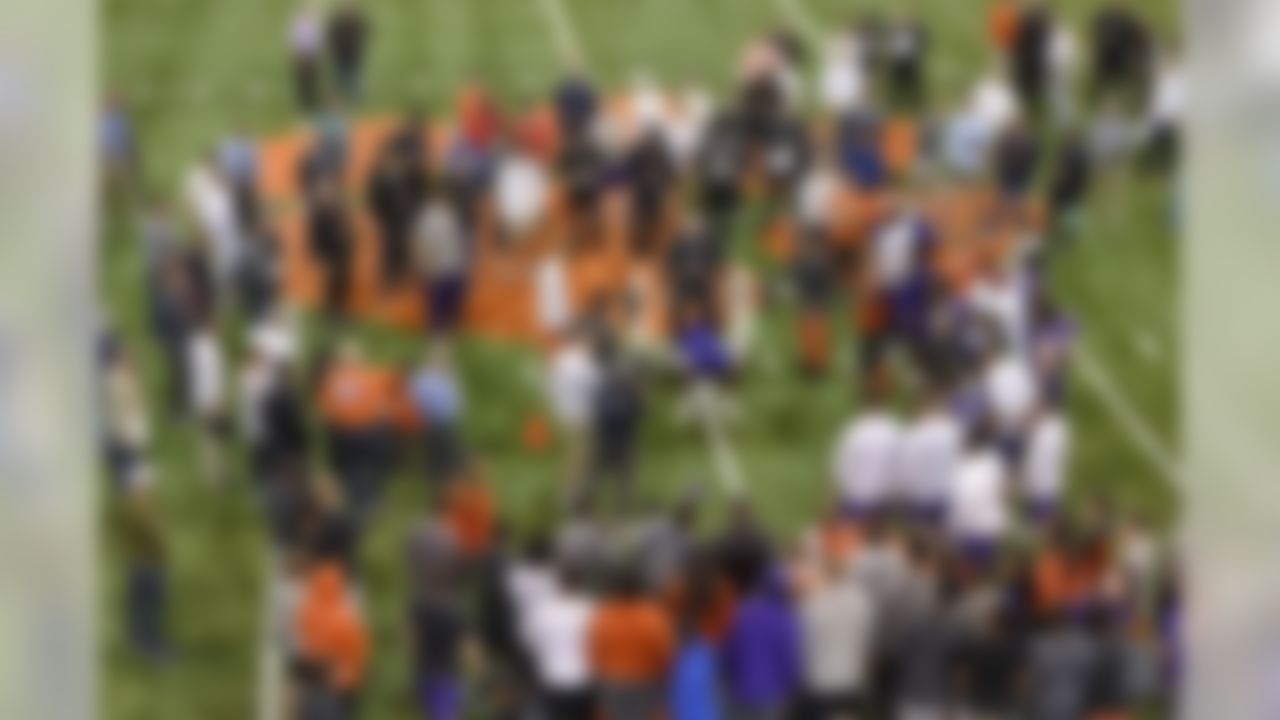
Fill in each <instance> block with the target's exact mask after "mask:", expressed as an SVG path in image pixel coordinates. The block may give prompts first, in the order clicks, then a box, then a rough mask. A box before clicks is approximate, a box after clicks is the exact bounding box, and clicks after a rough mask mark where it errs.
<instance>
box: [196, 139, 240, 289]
mask: <svg viewBox="0 0 1280 720" xmlns="http://www.w3.org/2000/svg"><path fill="white" fill-rule="evenodd" d="M182 187H183V196H184V200H185V201H186V209H187V211H188V212H189V213H190V216H191V218H192V219H193V220H194V224H195V228H196V232H198V233H199V238H198V242H199V243H200V244H201V245H202V246H204V247H205V248H207V249H208V252H209V259H210V260H211V261H212V267H211V269H212V271H213V279H214V283H215V286H216V288H217V296H218V298H219V302H222V301H223V300H225V299H226V298H229V297H231V290H232V289H233V288H234V287H235V276H236V271H237V270H238V268H239V261H240V254H241V253H242V252H243V250H244V233H243V229H242V225H241V223H240V220H239V218H238V215H237V211H236V200H235V197H234V194H233V191H232V188H231V187H230V185H229V183H228V179H227V177H226V175H225V174H224V172H223V170H222V167H221V166H220V165H219V163H218V158H217V154H216V153H215V151H213V150H210V151H208V152H206V153H205V154H204V156H203V157H202V159H201V160H200V161H199V162H197V163H196V164H195V165H194V166H192V167H191V169H190V170H188V171H187V174H186V176H185V178H184V179H183V186H182Z"/></svg>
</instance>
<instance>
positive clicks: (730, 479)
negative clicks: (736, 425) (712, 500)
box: [698, 404, 746, 497]
mask: <svg viewBox="0 0 1280 720" xmlns="http://www.w3.org/2000/svg"><path fill="white" fill-rule="evenodd" d="M698 414H699V415H700V416H701V419H702V429H703V431H704V432H705V433H706V436H707V445H708V446H710V448H711V459H712V460H713V461H714V462H715V465H716V478H717V479H718V480H719V481H720V489H721V490H723V491H724V493H725V494H726V495H728V496H730V497H741V496H742V495H743V494H744V493H745V490H746V482H745V481H744V480H743V477H742V464H741V463H739V462H738V454H737V453H736V452H734V449H733V446H732V445H731V444H730V442H729V438H728V436H726V435H725V432H724V423H723V422H722V420H721V419H720V417H719V416H718V415H717V413H716V412H715V408H714V407H713V406H711V405H710V404H708V405H707V406H705V407H703V408H702V411H701V412H699V413H698Z"/></svg>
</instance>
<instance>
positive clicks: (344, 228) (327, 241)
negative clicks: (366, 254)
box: [307, 175, 353, 317]
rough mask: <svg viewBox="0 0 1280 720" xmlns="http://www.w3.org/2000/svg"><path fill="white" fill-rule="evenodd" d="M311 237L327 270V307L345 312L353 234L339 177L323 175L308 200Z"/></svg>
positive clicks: (316, 256)
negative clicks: (344, 205)
mask: <svg viewBox="0 0 1280 720" xmlns="http://www.w3.org/2000/svg"><path fill="white" fill-rule="evenodd" d="M307 240H308V245H309V247H310V250H311V256H312V258H313V259H314V260H315V261H316V262H317V263H319V264H320V265H321V267H322V268H323V272H324V294H323V298H324V308H325V310H326V312H328V313H329V315H330V316H333V317H336V316H338V315H341V314H342V312H343V311H344V310H345V308H346V303H347V299H348V295H349V294H350V289H351V270H352V267H351V265H352V251H353V248H352V244H353V243H352V238H351V229H350V227H349V225H348V223H347V211H346V208H344V207H343V203H342V195H341V187H340V184H339V183H338V181H337V179H336V178H334V177H332V176H329V175H322V176H321V177H320V178H318V179H317V180H316V184H315V188H314V191H313V192H312V193H311V194H310V196H309V197H308V200H307Z"/></svg>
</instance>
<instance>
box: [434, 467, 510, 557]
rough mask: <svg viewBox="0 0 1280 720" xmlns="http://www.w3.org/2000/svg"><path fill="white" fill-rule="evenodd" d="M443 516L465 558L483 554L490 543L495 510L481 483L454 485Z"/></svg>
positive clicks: (467, 480)
mask: <svg viewBox="0 0 1280 720" xmlns="http://www.w3.org/2000/svg"><path fill="white" fill-rule="evenodd" d="M445 517H446V522H448V524H449V529H450V530H452V531H453V536H454V537H455V538H456V539H457V541H458V545H459V546H460V547H461V548H462V552H463V554H464V555H466V556H467V557H471V558H474V557H478V556H480V555H483V554H484V553H485V552H487V551H488V550H489V547H490V546H491V545H492V544H493V534H494V530H495V528H496V527H497V508H496V503H495V502H494V499H493V494H492V493H490V492H489V488H488V487H486V486H485V485H484V483H482V482H480V481H478V480H470V479H464V480H460V481H458V482H455V483H453V484H452V485H451V486H450V487H449V492H448V496H447V497H446V500H445Z"/></svg>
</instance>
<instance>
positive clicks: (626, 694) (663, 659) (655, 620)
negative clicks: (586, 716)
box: [587, 570, 676, 720]
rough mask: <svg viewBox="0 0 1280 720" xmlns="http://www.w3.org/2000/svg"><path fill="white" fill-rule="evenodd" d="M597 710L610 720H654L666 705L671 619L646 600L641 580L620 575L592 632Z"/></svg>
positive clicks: (628, 574) (672, 637)
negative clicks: (597, 695)
mask: <svg viewBox="0 0 1280 720" xmlns="http://www.w3.org/2000/svg"><path fill="white" fill-rule="evenodd" d="M587 642H588V653H589V657H590V659H591V671H592V673H593V675H594V676H595V677H596V680H597V682H598V688H599V698H598V702H597V709H598V711H599V712H602V713H603V714H604V716H605V717H608V718H610V720H653V718H655V717H658V714H659V712H660V710H661V709H662V707H663V705H664V702H665V699H666V698H665V695H664V694H663V690H664V687H663V683H664V682H665V680H666V678H667V676H668V673H669V671H670V669H671V664H672V662H673V661H674V659H675V651H676V646H675V644H676V637H675V628H674V627H673V624H672V622H671V618H670V617H668V616H667V614H666V613H665V612H664V611H663V610H662V608H661V607H660V606H659V605H658V604H657V603H656V602H654V601H653V600H651V599H649V598H648V597H646V596H645V594H644V590H643V585H642V583H641V581H640V578H639V576H638V574H636V573H635V572H633V571H626V570H624V571H619V572H618V573H617V576H616V577H615V578H614V580H613V583H612V585H611V587H610V589H609V592H608V595H607V596H606V597H605V599H604V600H602V601H601V603H600V605H599V607H598V608H597V609H596V612H595V614H594V616H593V617H592V619H591V627H590V629H589V631H588V640H587Z"/></svg>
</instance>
